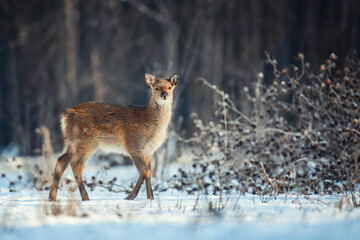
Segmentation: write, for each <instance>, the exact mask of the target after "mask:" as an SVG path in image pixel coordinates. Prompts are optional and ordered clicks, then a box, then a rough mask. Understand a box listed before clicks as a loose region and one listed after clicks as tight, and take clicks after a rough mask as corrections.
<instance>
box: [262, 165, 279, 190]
mask: <svg viewBox="0 0 360 240" xmlns="http://www.w3.org/2000/svg"><path fill="white" fill-rule="evenodd" d="M260 165H261V168H262V170H263V173H264V175H265V177H266V180H267V181H268V182H269V183H270V184H271V186H273V187H274V188H275V189H276V191H278V192H281V193H283V194H284V192H283V191H281V190H280V189H279V188H278V187H277V186H276V185H275V184H274V183H273V182H272V180H271V179H270V178H269V176H268V175H267V173H266V171H265V168H264V164H263V163H262V162H260Z"/></svg>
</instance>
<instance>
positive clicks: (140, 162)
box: [125, 155, 147, 200]
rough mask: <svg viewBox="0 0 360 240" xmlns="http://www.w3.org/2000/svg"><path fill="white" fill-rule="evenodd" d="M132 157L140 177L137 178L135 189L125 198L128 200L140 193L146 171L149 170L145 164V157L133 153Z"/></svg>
mask: <svg viewBox="0 0 360 240" xmlns="http://www.w3.org/2000/svg"><path fill="white" fill-rule="evenodd" d="M131 159H132V160H133V162H134V164H135V166H136V168H137V170H138V171H139V179H138V180H137V182H136V185H135V187H134V189H133V190H132V191H131V193H130V194H129V195H128V196H127V197H126V198H125V199H126V200H133V199H134V198H136V196H137V195H138V193H139V190H140V188H141V185H142V184H143V182H144V179H145V175H146V174H145V173H146V171H147V166H146V164H145V161H144V158H142V157H139V156H136V155H131Z"/></svg>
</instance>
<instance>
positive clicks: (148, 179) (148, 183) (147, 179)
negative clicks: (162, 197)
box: [144, 156, 154, 200]
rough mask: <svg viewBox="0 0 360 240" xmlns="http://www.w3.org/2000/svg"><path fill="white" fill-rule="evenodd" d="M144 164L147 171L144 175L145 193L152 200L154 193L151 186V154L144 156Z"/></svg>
mask: <svg viewBox="0 0 360 240" xmlns="http://www.w3.org/2000/svg"><path fill="white" fill-rule="evenodd" d="M145 164H146V166H147V171H146V173H145V174H144V175H145V184H146V195H147V198H148V199H151V200H154V194H153V191H152V188H151V156H146V157H145Z"/></svg>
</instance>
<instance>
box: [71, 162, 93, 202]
mask: <svg viewBox="0 0 360 240" xmlns="http://www.w3.org/2000/svg"><path fill="white" fill-rule="evenodd" d="M84 159H85V158H84V157H81V158H78V159H77V161H73V162H71V169H72V172H73V174H74V178H75V181H76V183H77V185H78V187H79V191H80V195H81V200H83V201H88V200H89V195H88V193H87V192H86V189H85V184H84V180H83V176H82V171H83V168H84V163H85V161H84Z"/></svg>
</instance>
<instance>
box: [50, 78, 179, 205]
mask: <svg viewBox="0 0 360 240" xmlns="http://www.w3.org/2000/svg"><path fill="white" fill-rule="evenodd" d="M145 80H146V83H147V84H148V85H149V86H150V87H151V88H152V97H151V100H150V102H149V104H148V105H147V106H146V107H140V106H120V105H115V104H108V103H97V102H88V103H82V104H80V105H78V106H76V107H73V108H69V109H66V110H65V111H64V112H63V114H62V115H61V128H62V132H63V135H64V142H65V153H64V154H63V155H61V156H60V157H59V158H58V161H57V163H56V166H55V170H54V177H53V183H52V186H51V189H50V194H49V199H50V200H51V201H55V200H56V195H57V189H58V186H59V181H60V179H61V176H62V174H63V172H64V171H65V169H66V168H67V166H68V165H69V164H70V162H71V168H72V171H73V174H74V177H75V180H76V182H77V184H78V187H79V190H80V194H81V198H82V200H89V197H88V194H87V192H86V189H85V186H84V182H83V177H82V170H83V167H84V164H85V162H86V161H87V160H88V159H89V157H90V156H91V155H92V153H93V152H94V151H95V150H96V149H98V148H111V150H112V151H114V152H119V153H122V154H125V155H128V156H130V157H131V159H132V161H133V162H134V164H135V166H136V168H137V169H138V171H139V175H140V176H139V179H138V181H137V183H136V185H135V187H134V189H133V191H132V192H131V193H130V194H129V195H128V196H127V198H126V199H134V198H135V197H136V196H137V194H138V192H139V189H140V187H141V185H142V183H143V181H144V180H145V182H146V193H147V198H149V199H154V196H153V193H152V189H151V158H152V155H153V153H154V152H155V151H156V150H157V149H158V148H159V147H160V146H161V145H162V143H163V142H164V141H165V138H166V130H167V126H168V124H169V122H170V120H171V113H172V99H173V95H172V91H173V89H174V87H175V86H176V84H177V81H178V75H173V76H171V77H170V78H169V79H163V78H162V79H155V77H154V76H152V75H150V74H146V75H145Z"/></svg>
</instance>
